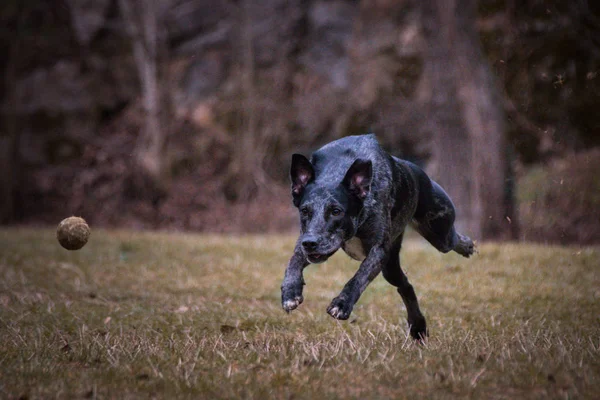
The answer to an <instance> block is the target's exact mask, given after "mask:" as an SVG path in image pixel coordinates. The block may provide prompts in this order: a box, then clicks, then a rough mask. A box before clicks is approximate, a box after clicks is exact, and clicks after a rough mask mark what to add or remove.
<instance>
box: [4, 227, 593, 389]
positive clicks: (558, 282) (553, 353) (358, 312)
mask: <svg viewBox="0 0 600 400" xmlns="http://www.w3.org/2000/svg"><path fill="white" fill-rule="evenodd" d="M293 245H294V238H293V237H280V236H247V237H224V236H206V235H183V234H167V233H132V232H107V231H99V230H95V231H94V232H93V233H92V237H91V239H90V242H89V243H88V244H87V245H86V246H85V247H84V248H83V249H82V250H80V251H76V252H69V251H66V250H64V249H62V248H61V247H60V246H59V244H58V243H57V241H56V238H55V234H54V232H53V231H50V230H28V229H8V230H1V231H0V371H1V372H0V398H19V397H21V398H28V399H34V398H118V399H123V398H148V397H157V398H174V397H177V398H193V399H197V398H211V399H213V398H214V399H219V398H227V399H229V398H249V399H264V398H277V399H284V398H285V399H288V398H294V399H300V398H307V399H316V398H361V399H364V398H411V399H412V398H497V399H505V398H506V399H514V398H597V395H598V393H600V270H599V267H600V266H599V261H598V260H599V256H600V249H599V248H597V247H596V248H594V247H585V248H578V247H550V246H539V245H537V246H534V245H519V244H499V245H492V244H490V245H484V246H482V247H481V248H480V249H479V250H480V253H479V254H478V255H476V256H474V257H473V258H472V259H468V260H467V259H464V258H462V257H460V256H458V255H454V254H448V255H442V254H439V253H438V252H437V251H436V250H435V249H433V248H432V247H430V246H429V245H427V244H425V243H424V242H423V241H419V240H409V241H407V243H406V244H405V246H404V250H403V253H402V264H403V267H404V269H405V270H406V272H407V275H408V277H409V279H410V281H411V282H412V284H413V286H414V287H415V290H416V291H417V295H418V296H419V299H420V302H421V308H422V310H423V312H424V314H425V316H426V318H427V319H428V325H429V327H430V333H431V337H430V338H429V340H428V341H427V343H425V344H424V345H417V344H415V343H413V342H412V340H411V339H409V337H408V332H407V327H406V323H405V322H404V321H405V316H406V315H405V310H404V307H403V306H402V301H401V299H400V297H399V295H398V294H397V293H396V291H395V290H394V288H392V287H391V286H389V285H388V284H387V283H386V282H385V281H384V280H383V278H382V277H378V278H377V279H376V280H375V281H374V282H373V283H372V284H371V286H370V287H369V288H368V289H367V291H366V292H365V294H364V295H363V297H362V298H361V300H360V301H359V303H358V304H357V306H356V307H355V310H354V312H353V314H352V316H351V318H350V320H348V321H345V322H339V321H335V320H333V319H332V318H331V317H329V316H328V315H327V314H326V312H325V309H326V307H327V306H328V304H329V302H330V301H331V299H332V298H333V297H335V296H336V295H337V294H338V293H339V291H340V290H341V288H342V287H343V285H344V283H345V282H346V281H347V280H348V279H349V278H350V277H351V276H352V274H354V272H355V271H356V268H357V267H358V263H357V262H355V261H352V260H350V259H349V258H348V257H346V256H345V255H343V254H337V255H335V256H334V257H333V258H332V259H331V260H330V261H328V262H327V263H325V264H321V265H318V266H311V267H309V268H308V269H307V270H306V274H305V277H306V283H307V286H306V287H305V293H304V294H305V301H304V304H302V305H301V306H300V308H299V309H298V310H297V311H294V312H293V313H291V314H289V315H288V314H286V313H285V312H283V310H281V308H280V290H279V286H280V284H281V278H282V277H283V271H284V268H285V265H286V263H287V261H288V258H289V256H290V254H291V251H292V248H293Z"/></svg>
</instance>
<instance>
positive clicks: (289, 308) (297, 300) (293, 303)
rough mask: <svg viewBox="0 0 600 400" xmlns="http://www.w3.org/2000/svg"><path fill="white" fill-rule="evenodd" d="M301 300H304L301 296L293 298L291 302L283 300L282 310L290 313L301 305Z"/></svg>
mask: <svg viewBox="0 0 600 400" xmlns="http://www.w3.org/2000/svg"><path fill="white" fill-rule="evenodd" d="M303 300H304V299H303V298H302V296H296V297H294V299H292V300H285V301H284V302H283V309H284V310H285V311H286V312H290V311H292V310H295V309H296V308H298V306H299V305H300V304H302V301H303Z"/></svg>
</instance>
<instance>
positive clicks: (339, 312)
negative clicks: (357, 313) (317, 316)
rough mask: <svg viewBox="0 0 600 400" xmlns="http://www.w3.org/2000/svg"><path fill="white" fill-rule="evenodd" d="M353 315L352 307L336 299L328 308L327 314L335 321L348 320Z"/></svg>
mask: <svg viewBox="0 0 600 400" xmlns="http://www.w3.org/2000/svg"><path fill="white" fill-rule="evenodd" d="M351 313H352V305H351V304H350V303H349V302H347V301H344V300H342V299H340V298H339V297H336V298H335V299H333V301H332V302H331V304H330V305H329V307H327V314H329V315H331V316H332V317H333V318H335V319H342V320H345V319H348V318H349V317H350V314H351Z"/></svg>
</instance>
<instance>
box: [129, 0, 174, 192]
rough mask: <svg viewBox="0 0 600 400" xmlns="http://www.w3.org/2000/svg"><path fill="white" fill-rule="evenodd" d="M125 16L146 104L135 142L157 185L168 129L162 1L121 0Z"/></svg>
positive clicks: (138, 157) (136, 154) (139, 160)
mask: <svg viewBox="0 0 600 400" xmlns="http://www.w3.org/2000/svg"><path fill="white" fill-rule="evenodd" d="M119 5H120V9H121V12H122V15H123V19H124V21H125V24H126V26H127V30H128V33H129V36H130V37H131V40H132V46H133V55H134V59H135V63H136V66H137V70H138V75H139V79H140V85H141V90H142V104H143V107H144V113H145V121H144V129H143V130H142V131H141V132H140V134H139V136H138V140H137V143H136V146H135V151H134V158H135V163H136V165H137V166H138V167H139V168H140V171H139V172H141V173H142V174H143V175H145V177H141V178H142V179H143V180H144V181H145V180H146V178H150V180H151V183H152V184H153V186H156V187H155V189H156V188H158V189H161V188H162V186H163V183H164V182H163V181H164V172H165V171H164V169H165V165H164V163H165V160H164V157H165V154H164V153H165V145H166V129H165V126H164V124H163V123H162V120H161V117H160V113H161V108H162V107H161V104H162V94H161V91H160V85H159V71H158V53H159V50H158V47H159V46H158V42H159V32H158V29H159V27H158V4H157V1H156V0H148V1H140V0H119Z"/></svg>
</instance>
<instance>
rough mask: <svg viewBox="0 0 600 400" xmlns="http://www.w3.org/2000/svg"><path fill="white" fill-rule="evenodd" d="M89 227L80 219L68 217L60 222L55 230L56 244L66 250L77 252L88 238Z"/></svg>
mask: <svg viewBox="0 0 600 400" xmlns="http://www.w3.org/2000/svg"><path fill="white" fill-rule="evenodd" d="M91 233H92V231H91V230H90V227H89V225H88V224H87V222H85V219H83V218H80V217H69V218H65V219H63V220H62V221H60V224H58V227H57V228H56V238H57V239H58V243H60V245H61V246H62V247H64V248H65V249H67V250H79V249H81V248H82V247H83V246H85V244H86V243H87V241H88V239H89V238H90V234H91Z"/></svg>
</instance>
